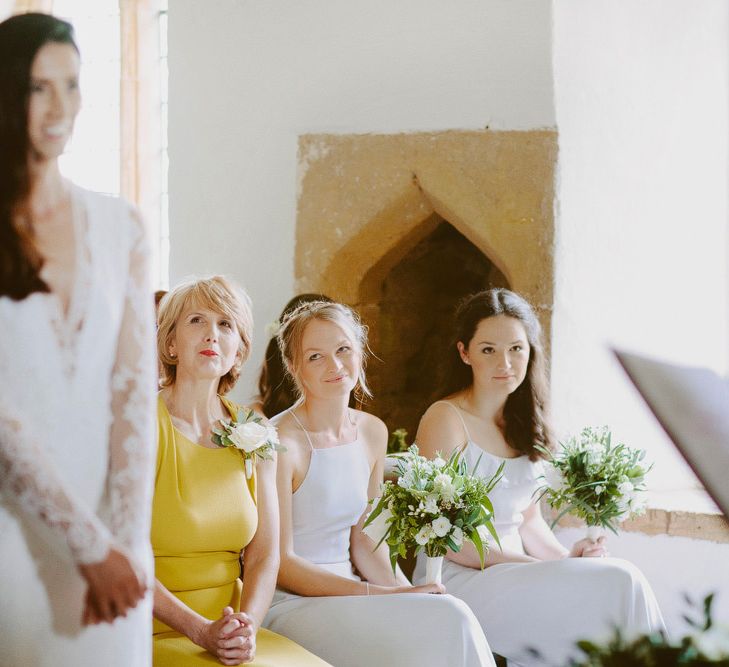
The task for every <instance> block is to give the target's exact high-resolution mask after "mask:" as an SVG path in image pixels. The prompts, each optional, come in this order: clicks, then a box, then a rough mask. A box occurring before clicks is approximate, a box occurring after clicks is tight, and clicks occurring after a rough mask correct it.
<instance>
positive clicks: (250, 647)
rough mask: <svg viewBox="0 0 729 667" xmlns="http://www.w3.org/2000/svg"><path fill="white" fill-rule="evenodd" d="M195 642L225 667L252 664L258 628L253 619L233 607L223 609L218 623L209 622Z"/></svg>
mask: <svg viewBox="0 0 729 667" xmlns="http://www.w3.org/2000/svg"><path fill="white" fill-rule="evenodd" d="M193 641H194V642H195V643H196V644H197V645H198V646H201V647H202V648H204V649H205V650H206V651H208V652H209V653H212V654H213V655H214V656H215V657H216V658H218V660H220V662H221V663H222V664H224V665H240V664H243V663H245V662H251V661H252V660H253V658H255V656H256V626H255V623H254V622H253V619H252V618H251V617H250V616H248V614H245V613H243V612H238V613H236V612H234V611H233V608H232V607H226V608H225V609H223V614H222V616H221V617H220V618H219V619H217V620H216V621H208V622H207V623H205V624H204V625H203V626H202V627H201V628H200V631H199V633H198V635H197V636H196V637H194V638H193Z"/></svg>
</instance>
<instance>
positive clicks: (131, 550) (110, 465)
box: [0, 14, 155, 667]
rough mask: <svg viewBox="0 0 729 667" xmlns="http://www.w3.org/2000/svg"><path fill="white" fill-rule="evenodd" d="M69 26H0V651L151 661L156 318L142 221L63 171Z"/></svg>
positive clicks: (29, 662)
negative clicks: (77, 184)
mask: <svg viewBox="0 0 729 667" xmlns="http://www.w3.org/2000/svg"><path fill="white" fill-rule="evenodd" d="M78 75H79V57H78V51H77V49H76V46H75V44H74V42H73V33H72V29H71V26H70V25H68V24H67V23H65V22H63V21H59V20H58V19H56V18H53V17H51V16H47V15H42V14H25V15H21V16H16V17H14V18H11V19H8V20H7V21H5V22H3V23H1V24H0V155H2V158H1V159H0V331H2V335H1V336H0V386H2V394H1V396H0V563H2V567H1V568H0V600H2V603H1V604H0V664H2V665H3V666H8V667H9V666H14V665H19V666H21V665H22V667H34V666H36V665H54V666H55V665H91V664H94V665H95V664H99V665H105V666H108V665H111V666H118V667H128V666H130V665H134V666H135V667H137V666H140V667H144V665H149V664H150V662H151V594H150V593H149V592H148V590H147V588H148V585H149V583H151V574H152V554H151V550H150V547H149V518H150V504H151V490H152V485H151V483H152V471H153V461H154V456H153V446H152V444H151V443H153V442H154V439H153V438H154V431H153V424H154V383H155V378H154V372H155V362H154V320H153V309H152V300H151V290H150V286H149V281H148V264H149V263H148V253H147V246H146V243H145V238H144V228H143V225H142V224H141V222H140V220H139V219H138V218H137V216H136V215H134V213H133V212H132V210H131V209H130V208H129V206H128V205H126V204H124V203H123V202H120V201H118V200H113V199H111V198H109V197H102V196H101V195H95V194H92V193H89V192H85V191H83V190H81V189H79V188H77V187H75V186H73V185H71V184H70V183H68V182H67V181H65V180H63V179H62V178H61V176H60V173H59V171H58V164H57V158H58V156H59V155H60V154H61V152H62V151H63V148H64V145H65V143H66V141H67V140H68V138H69V136H70V133H71V130H72V128H73V123H74V119H75V117H76V114H77V112H78V109H79V104H80V98H79V91H78Z"/></svg>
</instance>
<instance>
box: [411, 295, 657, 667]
mask: <svg viewBox="0 0 729 667" xmlns="http://www.w3.org/2000/svg"><path fill="white" fill-rule="evenodd" d="M454 330H455V340H454V344H453V350H452V356H451V357H450V359H449V360H448V361H450V362H451V364H450V365H449V366H448V368H449V369H450V372H449V374H448V378H446V382H448V381H450V382H451V383H452V384H451V386H448V387H444V390H445V391H444V393H448V392H452V393H450V394H449V395H448V397H447V400H444V401H437V402H436V403H434V404H433V405H431V406H430V408H428V410H427V412H426V413H425V415H424V416H423V419H422V420H421V422H420V427H419V429H418V434H417V437H416V440H417V443H418V445H419V447H420V450H421V453H422V454H424V455H425V456H429V457H433V456H435V454H436V452H438V451H440V452H441V455H442V456H444V457H445V458H447V457H448V456H450V454H451V453H452V452H453V451H455V450H456V449H460V450H461V451H462V452H463V456H464V459H465V460H466V462H467V463H468V466H469V469H474V468H475V467H476V464H477V462H478V464H479V465H478V468H476V472H477V474H479V475H482V476H484V477H485V478H487V479H488V478H489V477H491V476H492V475H493V474H494V473H495V472H496V470H497V469H498V467H499V466H500V465H501V464H502V463H503V464H504V475H503V477H502V479H501V481H500V482H499V483H498V484H497V486H496V488H494V490H493V491H492V492H491V494H490V498H491V501H492V502H493V505H494V527H495V528H496V531H497V533H498V535H499V540H500V542H501V546H502V549H499V548H498V547H496V546H495V545H492V549H491V551H490V553H489V555H488V559H487V567H486V569H485V570H483V571H482V570H481V569H480V567H479V559H478V555H477V554H476V551H475V549H474V548H473V546H472V545H471V544H465V545H464V547H463V549H462V550H461V551H460V552H459V553H449V554H448V555H447V558H446V560H445V561H444V563H443V583H444V584H445V585H446V587H447V588H448V592H449V593H451V594H453V595H455V596H457V597H459V598H461V599H462V600H464V601H465V602H467V603H468V605H469V606H470V607H471V609H472V610H473V612H474V614H476V616H477V618H478V620H479V621H480V622H481V626H482V627H483V629H484V632H486V634H487V635H488V638H489V642H490V643H491V646H492V647H493V649H494V651H495V652H496V653H499V654H500V655H503V656H504V657H506V658H508V662H509V667H519V666H527V665H528V666H530V667H531V666H533V665H564V664H567V661H568V656H569V655H570V654H574V652H575V646H574V644H575V641H576V640H578V639H598V640H599V639H604V638H606V636H607V635H609V634H611V632H612V629H613V627H614V626H615V625H617V626H619V627H621V628H622V629H623V630H624V631H626V632H627V633H629V634H632V633H634V632H652V631H657V630H662V629H665V628H664V625H663V619H662V617H661V612H660V609H659V608H658V604H657V602H656V599H655V596H654V595H653V591H652V590H651V587H650V585H649V584H648V582H647V581H646V579H645V577H644V576H643V575H642V574H641V572H640V571H639V570H638V569H637V568H636V567H635V566H634V565H632V564H631V563H628V562H627V561H624V560H620V559H617V558H607V557H606V556H607V551H606V547H605V543H604V538H600V540H599V541H598V542H591V541H590V540H580V541H579V542H577V543H576V544H575V545H574V546H573V547H572V549H571V550H567V549H565V548H564V547H563V546H562V545H561V544H560V543H559V542H558V541H557V539H556V538H555V536H554V535H553V533H552V531H551V530H550V529H549V526H547V524H546V522H545V521H544V519H543V518H542V515H541V513H540V510H539V505H538V504H535V502H534V492H535V491H536V490H537V488H538V486H539V483H540V480H539V476H540V475H541V474H542V463H541V461H540V454H539V451H538V450H536V449H535V448H534V445H535V444H540V445H542V446H545V447H549V446H550V445H551V437H550V435H549V429H548V426H547V422H546V418H545V414H544V410H545V404H546V397H547V386H546V379H545V377H544V368H543V351H542V346H541V340H540V331H539V323H538V320H537V318H536V316H535V314H534V311H533V310H532V308H531V307H530V305H529V304H528V303H527V302H526V301H524V299H522V298H521V297H520V296H518V295H517V294H514V293H513V292H510V291H508V290H504V289H492V290H487V291H484V292H480V293H478V294H474V295H473V296H471V297H469V298H468V299H467V300H466V301H464V302H463V303H462V304H461V306H460V308H459V309H458V312H457V314H456V318H455V323H454ZM424 565H425V564H424V562H423V559H422V558H419V559H418V564H417V567H416V569H415V574H414V577H413V581H414V582H416V583H417V582H418V581H420V580H421V579H422V578H423V577H424V574H425V566H424ZM529 648H535V649H537V650H538V651H539V653H540V654H541V656H542V657H543V659H542V658H536V657H535V656H534V655H533V654H531V653H530V651H529V650H528V649H529Z"/></svg>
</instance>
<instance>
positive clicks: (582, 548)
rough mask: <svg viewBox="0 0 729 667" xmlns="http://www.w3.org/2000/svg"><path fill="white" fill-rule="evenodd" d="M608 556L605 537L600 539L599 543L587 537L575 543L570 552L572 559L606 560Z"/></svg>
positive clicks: (598, 539) (602, 536)
mask: <svg viewBox="0 0 729 667" xmlns="http://www.w3.org/2000/svg"><path fill="white" fill-rule="evenodd" d="M608 555H609V553H608V550H607V547H606V546H605V536H604V535H601V536H600V537H598V538H597V541H595V540H591V539H590V538H589V537H585V538H584V539H581V540H579V541H578V542H575V543H574V544H573V545H572V549H571V551H570V558H604V557H606V556H608Z"/></svg>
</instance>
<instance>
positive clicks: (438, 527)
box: [430, 516, 451, 537]
mask: <svg viewBox="0 0 729 667" xmlns="http://www.w3.org/2000/svg"><path fill="white" fill-rule="evenodd" d="M430 525H431V526H433V532H434V533H435V534H436V535H437V536H438V537H445V536H446V535H448V533H449V532H450V530H451V522H450V521H449V520H448V517H446V516H439V517H438V518H437V519H435V521H433V523H432V524H430Z"/></svg>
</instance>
